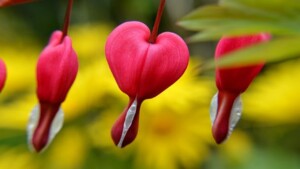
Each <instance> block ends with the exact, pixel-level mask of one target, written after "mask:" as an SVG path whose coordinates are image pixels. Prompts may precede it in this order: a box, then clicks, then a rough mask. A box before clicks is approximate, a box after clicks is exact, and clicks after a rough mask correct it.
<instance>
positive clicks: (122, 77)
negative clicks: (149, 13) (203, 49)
mask: <svg viewBox="0 0 300 169" xmlns="http://www.w3.org/2000/svg"><path fill="white" fill-rule="evenodd" d="M149 37H150V30H149V28H148V27H147V26H146V25H145V24H143V23H141V22H135V21H133V22H126V23H123V24H122V25H120V26H118V27H117V28H116V29H115V30H114V31H113V32H112V33H111V34H110V36H109V38H108V40H107V43H106V48H105V50H106V58H107V61H108V64H109V66H110V69H111V71H112V73H113V75H114V77H115V79H116V81H117V83H118V85H119V87H120V89H121V90H122V91H123V92H125V93H126V94H127V95H129V96H130V97H131V98H135V97H137V98H138V99H147V98H152V97H154V96H156V95H158V94H159V93H161V92H162V91H163V90H165V89H166V88H168V87H169V86H170V85H171V84H173V83H174V82H175V81H176V80H178V78H179V77H180V76H181V75H182V74H183V72H184V71H185V69H186V67H187V65H188V60H189V52H188V48H187V46H186V44H185V42H184V41H183V40H182V39H181V38H180V37H179V36H178V35H176V34H174V33H170V32H166V33H163V34H161V35H159V36H158V37H157V40H156V42H155V43H150V42H149Z"/></svg>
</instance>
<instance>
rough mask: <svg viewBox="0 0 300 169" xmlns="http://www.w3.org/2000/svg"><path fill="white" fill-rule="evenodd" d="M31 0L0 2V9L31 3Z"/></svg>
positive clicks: (6, 0) (3, 0)
mask: <svg viewBox="0 0 300 169" xmlns="http://www.w3.org/2000/svg"><path fill="white" fill-rule="evenodd" d="M32 1H33V0H0V7H5V6H10V5H16V4H22V3H27V2H32Z"/></svg>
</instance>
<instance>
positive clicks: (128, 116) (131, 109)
mask: <svg viewBox="0 0 300 169" xmlns="http://www.w3.org/2000/svg"><path fill="white" fill-rule="evenodd" d="M136 108H137V99H135V100H134V102H133V103H132V104H131V106H130V107H129V109H128V111H127V113H126V117H125V121H124V125H123V131H122V135H121V138H120V141H119V143H118V147H122V144H123V141H124V139H125V137H126V134H127V132H128V130H129V128H130V126H131V125H132V122H133V119H134V116H135V114H136Z"/></svg>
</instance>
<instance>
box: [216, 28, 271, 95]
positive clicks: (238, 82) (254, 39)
mask: <svg viewBox="0 0 300 169" xmlns="http://www.w3.org/2000/svg"><path fill="white" fill-rule="evenodd" d="M270 38H271V37H270V35H269V34H266V33H260V34H257V35H247V36H239V37H223V38H222V39H221V40H220V41H219V43H218V45H217V48H216V52H215V59H219V58H221V57H223V56H225V54H227V53H229V52H232V51H235V50H237V49H240V48H245V47H248V46H251V45H254V44H257V43H262V42H264V41H268V40H269V39H270ZM263 65H264V63H259V64H255V65H250V66H241V67H233V68H217V69H216V84H217V87H218V89H219V90H227V91H231V92H235V93H242V92H244V91H245V90H246V89H247V88H248V86H249V85H250V83H251V82H252V80H253V79H254V78H255V76H256V75H257V74H258V73H259V72H260V71H261V69H262V67H263Z"/></svg>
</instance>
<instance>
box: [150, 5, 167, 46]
mask: <svg viewBox="0 0 300 169" xmlns="http://www.w3.org/2000/svg"><path fill="white" fill-rule="evenodd" d="M165 3H166V0H160V3H159V8H158V10H157V14H156V18H155V22H154V26H153V29H152V32H151V35H150V38H149V42H150V43H155V41H156V38H157V34H158V28H159V24H160V20H161V16H162V13H163V11H164V7H165Z"/></svg>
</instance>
